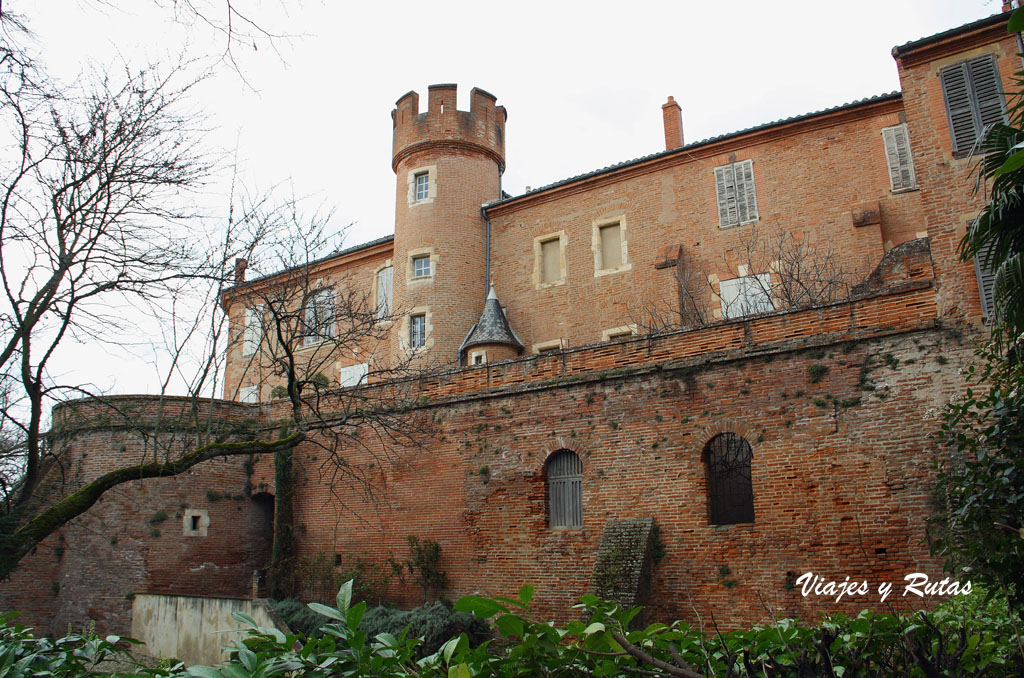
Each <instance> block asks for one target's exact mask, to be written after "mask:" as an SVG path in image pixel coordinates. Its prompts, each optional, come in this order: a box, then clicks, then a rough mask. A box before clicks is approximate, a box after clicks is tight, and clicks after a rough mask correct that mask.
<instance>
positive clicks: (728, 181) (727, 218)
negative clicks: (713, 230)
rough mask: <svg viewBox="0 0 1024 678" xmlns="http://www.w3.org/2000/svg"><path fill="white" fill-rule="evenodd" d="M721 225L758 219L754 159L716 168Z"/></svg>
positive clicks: (744, 222) (732, 224) (719, 223)
mask: <svg viewBox="0 0 1024 678" xmlns="http://www.w3.org/2000/svg"><path fill="white" fill-rule="evenodd" d="M715 193H716V194H717V197H718V225H719V226H720V227H725V226H735V225H737V224H749V223H751V222H754V221H757V191H756V190H755V189H754V161H753V160H744V161H743V162H734V163H730V164H728V165H722V166H721V167H716V168H715Z"/></svg>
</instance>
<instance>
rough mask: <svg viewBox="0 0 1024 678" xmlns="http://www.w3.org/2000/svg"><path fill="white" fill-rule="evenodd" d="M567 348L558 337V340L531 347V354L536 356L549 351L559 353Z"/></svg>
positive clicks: (542, 342)
mask: <svg viewBox="0 0 1024 678" xmlns="http://www.w3.org/2000/svg"><path fill="white" fill-rule="evenodd" d="M566 346H568V342H566V341H565V340H564V339H562V338H561V337H559V338H558V339H552V340H550V341H541V342H538V343H536V344H534V345H533V347H532V349H533V352H534V353H536V354H538V355H539V354H541V353H549V352H551V351H560V350H562V349H563V348H565V347H566Z"/></svg>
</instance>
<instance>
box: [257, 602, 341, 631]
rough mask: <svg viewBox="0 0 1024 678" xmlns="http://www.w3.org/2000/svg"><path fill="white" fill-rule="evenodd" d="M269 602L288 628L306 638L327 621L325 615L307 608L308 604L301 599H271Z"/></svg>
mask: <svg viewBox="0 0 1024 678" xmlns="http://www.w3.org/2000/svg"><path fill="white" fill-rule="evenodd" d="M270 604H271V606H272V607H273V608H274V612H276V613H277V616H278V617H280V618H281V621H283V622H284V623H285V624H287V625H288V628H290V629H291V630H292V631H294V632H296V633H301V634H302V635H304V636H306V637H307V638H308V637H311V636H313V635H314V634H315V633H316V632H317V631H319V630H320V627H321V626H323V625H324V624H326V623H327V617H325V616H323V615H322V614H317V613H316V612H314V611H313V610H311V609H309V606H308V605H306V603H304V602H302V601H301V600H295V599H294V598H289V599H287V600H273V601H271V603H270Z"/></svg>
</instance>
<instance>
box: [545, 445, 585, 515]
mask: <svg viewBox="0 0 1024 678" xmlns="http://www.w3.org/2000/svg"><path fill="white" fill-rule="evenodd" d="M545 479H546V481H547V485H548V527H553V528H558V527H583V462H582V461H580V458H579V456H578V455H577V454H576V453H575V452H573V451H572V450H558V451H557V452H555V453H554V454H553V455H551V458H550V459H548V463H547V469H546V470H545Z"/></svg>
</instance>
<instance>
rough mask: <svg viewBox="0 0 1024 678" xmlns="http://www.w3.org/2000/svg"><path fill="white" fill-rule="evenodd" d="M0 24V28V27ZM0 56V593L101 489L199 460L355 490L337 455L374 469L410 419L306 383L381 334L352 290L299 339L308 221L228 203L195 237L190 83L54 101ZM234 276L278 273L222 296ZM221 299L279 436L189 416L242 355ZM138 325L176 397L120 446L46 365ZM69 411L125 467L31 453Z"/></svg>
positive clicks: (291, 206)
mask: <svg viewBox="0 0 1024 678" xmlns="http://www.w3.org/2000/svg"><path fill="white" fill-rule="evenodd" d="M0 21H3V22H6V23H4V24H2V25H4V26H5V27H9V26H11V23H10V17H9V15H0ZM13 44H14V43H11V42H5V43H4V44H3V46H0V50H3V51H0V63H3V64H5V65H6V68H5V70H4V71H3V73H2V74H0V124H2V125H3V126H4V127H5V129H7V130H9V131H11V132H13V134H12V135H10V138H11V139H13V141H12V142H11V143H8V144H7V145H6V146H5V147H3V148H2V149H0V181H2V184H0V191H2V194H0V195H2V198H0V304H2V305H0V394H2V395H3V398H0V433H2V440H0V454H3V455H5V456H4V461H0V463H2V464H4V465H3V466H2V467H0V471H3V472H4V476H5V477H4V481H3V483H2V489H3V492H4V494H3V496H2V497H0V578H2V577H3V576H5V575H7V574H9V573H10V572H11V571H12V570H13V569H14V568H15V567H16V566H17V564H18V562H19V561H20V560H21V558H23V557H24V556H25V555H26V554H27V553H29V552H30V551H31V550H32V548H33V547H34V546H35V545H36V544H38V543H39V542H40V541H42V540H43V539H45V538H46V537H47V536H48V535H50V534H52V533H53V532H54V531H56V530H57V529H59V528H60V527H61V526H63V525H64V524H65V523H67V522H68V521H69V520H71V519H73V518H75V517H77V516H79V515H81V514H82V513H84V512H85V511H87V510H88V509H89V508H90V507H91V506H92V505H93V504H95V502H96V501H98V500H99V499H100V497H102V496H103V494H104V493H105V492H107V491H108V490H110V489H111V488H114V487H116V486H118V485H120V484H122V483H125V482H128V481H131V480H140V479H145V478H158V477H168V476H174V475H177V474H180V473H182V472H184V471H186V470H188V469H190V468H192V467H194V466H195V465H197V464H200V463H202V462H204V461H207V460H209V459H213V458H217V457H224V456H232V455H254V454H263V453H277V452H288V451H290V450H291V449H293V448H294V447H295V446H297V445H298V444H300V443H302V442H303V441H307V440H308V441H309V443H310V444H311V445H317V446H320V447H322V448H324V449H326V450H328V451H329V452H330V454H329V455H328V459H329V460H330V462H331V466H330V468H331V469H333V471H332V472H334V473H339V474H342V475H343V476H344V479H345V480H347V481H350V482H352V483H354V484H358V485H360V486H361V487H363V488H368V487H369V485H370V482H369V481H370V480H372V479H371V478H369V476H368V475H367V474H366V473H365V472H364V471H363V470H361V469H359V468H358V467H357V466H356V465H354V464H350V463H348V461H347V458H346V450H347V449H349V447H350V446H352V445H360V446H363V447H365V448H366V449H372V450H373V451H374V453H375V454H378V455H381V454H384V455H387V454H389V453H388V452H387V450H388V449H389V446H388V443H390V442H391V441H399V442H401V443H402V444H403V447H404V446H407V443H408V442H409V441H410V440H411V439H412V438H413V437H414V436H413V435H412V434H410V433H408V429H406V428H405V427H404V422H405V421H406V420H407V419H408V416H407V415H408V414H409V412H410V410H412V409H414V408H411V407H410V406H409V404H408V402H407V400H408V398H409V397H411V396H409V394H408V392H407V391H405V390H403V389H402V387H401V382H400V383H398V384H386V383H378V384H359V385H357V386H355V387H353V388H348V389H338V388H337V386H338V384H337V382H336V381H335V383H333V384H332V383H331V379H330V377H328V376H326V375H324V374H323V372H324V370H325V369H327V368H328V367H329V366H332V365H333V364H334V363H336V362H337V361H338V360H339V359H341V358H344V357H346V356H349V355H350V354H351V352H352V351H353V350H354V349H355V348H357V347H358V348H359V349H360V350H363V349H364V348H367V349H369V348H372V347H373V346H374V345H375V343H376V342H379V341H380V340H381V337H382V336H383V335H384V333H385V332H386V329H385V327H384V325H382V324H381V323H380V322H379V318H378V317H377V310H376V309H375V308H369V306H368V303H367V296H366V295H367V292H366V291H365V287H366V286H365V285H362V286H359V287H357V286H355V285H352V286H351V287H343V286H341V285H339V284H338V283H334V284H333V287H332V288H331V290H332V291H331V293H330V299H331V314H330V318H329V319H328V318H327V317H326V316H325V315H324V314H321V315H319V316H317V315H316V313H315V312H314V315H313V322H310V321H309V320H310V317H311V316H310V315H309V312H310V301H311V298H312V295H313V294H315V293H317V292H320V291H322V290H321V289H320V288H321V284H320V280H319V278H318V276H319V273H318V271H319V269H318V266H319V263H320V262H321V259H322V258H323V257H324V256H329V255H330V254H331V252H332V251H333V249H332V248H335V243H333V242H332V241H331V239H329V238H327V237H326V235H325V233H326V232H327V229H326V226H327V219H326V218H316V217H315V216H314V217H313V218H311V219H306V218H303V217H301V216H300V215H299V212H298V209H297V204H296V202H295V201H294V200H292V201H287V202H286V203H285V204H284V206H283V207H276V208H274V207H270V199H269V198H261V199H258V200H254V201H248V202H246V201H235V200H234V199H233V200H232V204H233V205H234V204H235V203H236V202H239V203H240V205H239V207H238V209H237V210H235V209H233V210H232V211H231V213H230V214H229V217H228V219H227V220H226V223H221V224H219V225H216V226H215V227H214V226H213V225H211V224H210V223H209V221H208V220H204V219H200V218H198V216H199V215H196V214H195V210H194V209H193V207H192V204H193V200H194V198H193V193H192V192H193V191H194V190H195V189H196V188H198V187H199V186H200V185H201V184H202V182H203V180H204V179H205V178H206V176H207V174H208V171H209V169H210V164H209V162H207V160H206V159H205V158H204V156H203V154H202V153H201V151H200V146H199V137H200V134H199V133H200V132H201V125H200V124H199V121H197V119H196V118H195V117H194V116H192V115H191V114H190V113H189V111H188V105H187V104H188V101H187V95H188V92H189V88H190V87H191V85H192V83H191V82H188V81H186V82H185V84H184V85H183V86H176V85H175V77H178V76H180V74H178V73H172V74H171V76H170V77H161V76H159V75H157V74H156V73H155V72H154V71H152V70H146V71H141V72H132V71H129V70H126V71H125V72H124V73H123V74H120V75H118V76H113V75H107V76H103V77H99V78H97V79H95V80H93V81H89V80H87V79H82V80H81V81H80V82H79V83H78V84H77V85H75V86H74V87H68V86H64V85H61V84H59V83H56V82H53V81H51V80H49V79H48V78H47V77H46V76H45V74H43V73H41V72H39V71H38V69H36V67H35V62H34V61H33V59H31V58H30V57H29V56H27V55H26V53H24V52H23V51H19V50H17V49H15V48H13V47H12V46H11V45H13ZM282 252H286V253H292V254H290V255H282V254H281V253H282ZM238 258H242V259H247V260H250V261H252V262H254V263H255V264H256V268H257V269H259V267H260V266H263V267H264V269H265V270H277V269H278V268H281V267H283V268H284V269H285V272H284V273H282V274H280V275H278V276H276V277H274V278H272V279H271V278H268V279H266V281H265V282H264V283H263V284H254V285H249V286H238V285H235V284H234V282H235V281H234V279H233V270H232V264H233V262H234V261H235V260H236V259H238ZM231 287H234V288H235V290H234V293H235V296H236V297H237V295H238V294H242V295H249V296H251V298H252V299H253V300H257V299H258V300H259V301H260V302H262V305H263V306H262V307H263V309H264V311H265V312H264V314H263V315H262V316H261V327H262V329H263V332H262V333H261V337H260V340H259V341H258V345H259V350H258V351H256V352H255V353H256V355H257V356H258V360H257V362H258V363H259V365H260V366H262V367H266V368H267V371H266V373H265V378H266V379H267V380H275V381H276V383H278V384H280V385H283V386H284V391H283V396H284V400H285V402H286V403H288V406H289V407H288V411H290V413H291V416H290V418H289V419H290V420H289V421H288V422H287V424H286V425H284V426H281V427H280V428H278V427H275V428H273V429H265V428H261V427H259V426H256V427H250V428H239V427H237V426H233V425H231V423H230V422H225V421H223V420H222V419H220V418H218V417H217V406H216V404H215V403H214V402H213V401H212V400H210V399H209V398H212V397H216V396H218V395H220V393H219V391H220V389H221V388H222V387H223V384H224V365H225V355H226V351H229V350H234V349H235V348H236V346H235V344H237V342H239V341H245V336H244V333H238V332H235V331H233V329H232V327H231V318H229V317H228V316H227V314H226V313H225V312H224V311H223V310H221V309H220V304H221V302H222V301H223V300H225V299H227V298H228V297H230V296H231V293H232V291H231V290H229V288H231ZM129 313H131V314H138V315H137V317H136V316H135V315H132V316H131V317H126V315H128V314H129ZM143 317H148V318H150V319H151V320H153V321H157V320H162V321H163V327H165V328H166V334H165V335H164V337H165V340H164V345H163V346H162V347H161V348H162V355H163V356H164V357H165V359H167V360H168V364H167V365H166V369H167V376H166V377H165V379H164V381H163V383H162V388H161V393H162V394H166V393H168V392H169V391H170V390H172V389H171V387H170V384H171V381H172V376H174V378H175V379H176V380H177V381H178V382H180V383H184V384H185V386H186V389H185V390H186V396H187V397H186V398H185V399H184V401H183V400H182V399H180V398H179V399H173V400H172V399H170V398H166V397H164V396H163V395H161V396H160V397H158V398H157V399H156V402H157V407H156V414H155V418H151V420H150V421H148V422H147V424H146V426H144V427H137V428H135V429H134V430H133V429H132V427H133V426H135V424H134V421H135V419H137V417H136V415H137V413H135V412H131V411H128V410H127V409H124V408H123V407H122V406H121V405H120V404H119V402H118V401H117V399H107V398H104V396H103V394H102V393H97V392H95V391H94V389H91V388H89V387H87V386H85V385H82V384H76V383H68V382H66V381H65V380H64V379H63V378H61V376H60V375H58V374H55V373H54V372H53V370H51V368H50V366H51V365H52V364H53V363H54V362H55V361H56V360H58V357H59V356H60V355H61V354H66V353H67V352H68V351H69V350H71V351H73V350H75V349H76V343H86V342H88V343H104V344H117V343H118V342H123V341H126V340H130V339H131V332H132V330H133V328H134V326H135V324H136V322H137V321H139V320H140V319H141V318H143ZM264 337H265V338H266V341H263V338H264ZM310 337H312V338H313V339H315V341H311V340H310ZM314 344H315V345H314ZM402 367H403V366H402V365H399V364H396V363H395V362H388V363H384V362H381V363H379V364H378V366H377V367H375V368H374V372H373V373H372V374H368V375H367V377H368V379H369V380H370V381H377V382H383V381H385V380H386V379H390V378H392V377H394V376H396V375H398V374H399V373H400V370H401V369H402ZM268 383H269V381H268ZM332 386H333V387H335V388H333V389H332V388H331V387H332ZM83 396H90V397H92V398H93V401H91V402H90V401H83V402H81V403H79V404H78V405H81V406H78V405H76V406H75V407H72V408H70V409H69V408H64V409H62V412H63V413H64V415H63V416H66V417H75V416H78V415H79V414H83V415H85V416H87V415H88V414H89V412H90V411H93V412H95V411H100V410H102V411H103V412H104V416H106V417H117V418H118V419H119V425H121V426H123V427H124V428H125V429H126V430H131V433H132V434H133V435H135V436H136V438H137V439H138V440H139V441H141V445H140V449H141V452H140V453H139V454H138V456H137V458H135V459H128V460H126V463H125V465H124V466H123V467H120V468H115V469H113V470H110V471H109V472H106V473H103V474H101V475H100V476H99V477H97V478H94V479H91V480H87V481H86V482H84V483H78V482H76V481H74V480H73V479H71V478H70V477H69V476H68V474H67V473H66V470H67V469H66V461H67V460H66V454H67V445H65V443H66V442H67V441H65V440H64V439H63V438H62V437H61V435H60V434H59V429H60V428H61V426H64V425H73V424H74V422H73V421H68V422H65V421H62V422H54V430H51V432H50V433H49V434H47V427H48V426H50V422H49V421H48V420H47V416H48V413H49V412H50V409H51V407H52V406H54V405H56V404H60V403H65V402H67V401H69V400H70V399H75V398H82V397H83ZM183 403H184V404H183ZM119 408H120V409H119ZM367 424H368V425H367ZM8 442H10V444H8ZM381 450H384V452H381Z"/></svg>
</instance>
